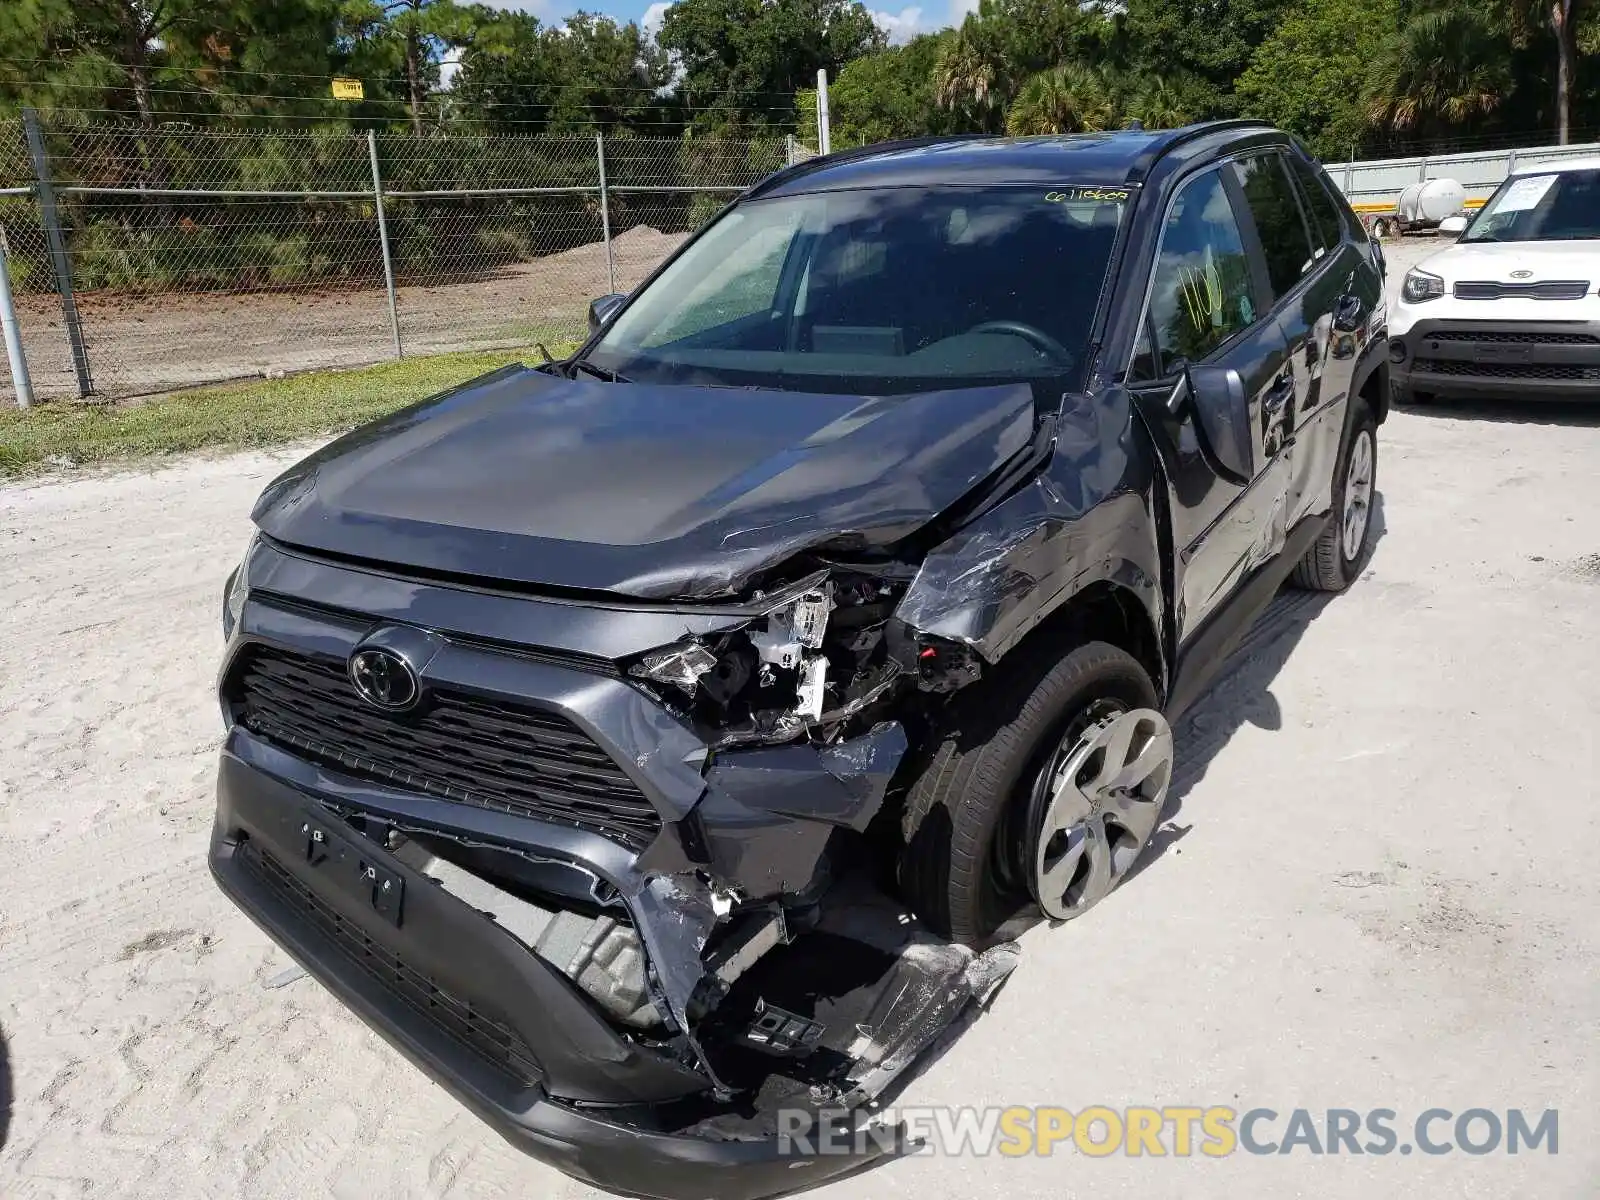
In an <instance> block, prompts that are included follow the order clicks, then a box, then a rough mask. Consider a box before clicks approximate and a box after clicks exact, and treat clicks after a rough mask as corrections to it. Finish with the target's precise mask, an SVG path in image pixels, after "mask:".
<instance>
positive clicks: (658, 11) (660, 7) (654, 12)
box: [639, 0, 672, 38]
mask: <svg viewBox="0 0 1600 1200" xmlns="http://www.w3.org/2000/svg"><path fill="white" fill-rule="evenodd" d="M670 7H672V6H671V5H670V4H665V3H662V0H656V3H654V4H652V5H651V6H650V7H649V8H647V9H645V10H644V16H642V17H640V18H639V28H640V29H642V30H644V32H645V35H646V36H648V37H652V38H653V37H655V36H656V34H658V33H660V32H661V20H662V18H663V17H665V16H666V15H667V9H669V8H670Z"/></svg>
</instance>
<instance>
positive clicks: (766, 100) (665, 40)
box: [656, 0, 886, 129]
mask: <svg viewBox="0 0 1600 1200" xmlns="http://www.w3.org/2000/svg"><path fill="white" fill-rule="evenodd" d="M656 41H657V43H658V44H659V45H660V46H661V48H662V49H663V50H665V51H667V52H668V53H670V54H672V55H674V56H675V57H676V59H677V61H678V64H679V66H680V67H681V69H682V72H683V74H682V78H681V81H680V83H679V85H678V92H679V95H680V97H681V99H682V100H683V102H684V104H685V105H686V107H687V108H688V110H689V113H690V115H691V117H692V119H693V121H694V124H695V125H696V126H697V127H699V128H702V129H729V128H740V127H760V126H772V125H776V126H780V127H785V126H790V125H792V124H793V122H794V118H795V109H794V97H795V93H797V92H798V91H800V90H801V89H802V88H805V87H810V86H812V85H813V84H814V83H815V81H816V76H817V72H818V71H819V70H821V69H823V68H827V70H828V72H829V74H830V76H832V75H834V74H836V73H837V72H838V71H839V69H840V68H841V67H843V66H844V65H845V64H846V63H848V62H850V61H852V60H853V59H856V58H859V57H861V56H862V55H863V54H868V53H871V52H873V51H877V50H882V49H883V48H884V46H885V45H886V39H885V38H884V35H883V31H882V30H880V29H879V28H878V27H877V25H876V24H875V23H874V22H873V19H872V14H871V12H869V11H868V10H867V8H866V6H865V5H863V4H861V3H860V0H784V2H783V3H767V2H766V0H678V3H676V4H674V5H673V6H672V7H671V8H669V9H667V12H666V16H665V17H664V18H663V19H662V22H661V32H660V33H659V34H658V35H657V37H656Z"/></svg>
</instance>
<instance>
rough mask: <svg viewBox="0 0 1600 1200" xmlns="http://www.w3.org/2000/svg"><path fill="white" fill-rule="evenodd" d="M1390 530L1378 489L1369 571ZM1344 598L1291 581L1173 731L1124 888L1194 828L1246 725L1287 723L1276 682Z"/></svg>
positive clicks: (1267, 727)
mask: <svg viewBox="0 0 1600 1200" xmlns="http://www.w3.org/2000/svg"><path fill="white" fill-rule="evenodd" d="M1387 532H1388V525H1387V523H1386V521H1385V518H1384V504H1383V493H1382V491H1379V492H1377V493H1376V494H1375V495H1374V497H1373V504H1372V545H1371V548H1370V549H1369V550H1368V552H1367V559H1366V561H1365V562H1363V563H1362V568H1361V569H1362V570H1363V571H1365V570H1366V569H1367V565H1368V564H1369V563H1371V561H1372V556H1373V554H1374V553H1376V550H1377V547H1378V546H1379V544H1380V543H1381V542H1382V541H1383V538H1384V535H1385V534H1386V533H1387ZM1338 598H1339V597H1338V596H1337V595H1335V594H1330V593H1328V592H1305V591H1300V590H1299V589H1297V588H1295V587H1293V586H1292V585H1285V586H1284V587H1283V588H1282V589H1281V590H1280V591H1279V592H1278V594H1277V595H1276V596H1274V597H1273V599H1272V602H1271V603H1270V604H1268V605H1267V608H1266V610H1265V611H1264V612H1263V613H1262V614H1261V615H1260V616H1259V617H1257V618H1256V622H1255V624H1254V625H1253V626H1252V627H1251V629H1250V631H1249V632H1248V633H1247V634H1245V637H1244V640H1243V641H1242V642H1240V644H1239V645H1238V647H1237V648H1235V650H1234V651H1233V653H1232V654H1231V655H1229V657H1228V662H1227V665H1225V666H1224V667H1223V668H1222V670H1221V671H1220V672H1219V673H1218V675H1217V678H1216V679H1215V680H1214V681H1213V682H1212V683H1211V686H1210V687H1208V688H1207V689H1206V691H1205V692H1204V693H1203V694H1202V695H1201V696H1200V697H1199V698H1198V699H1196V700H1195V701H1194V703H1193V704H1191V705H1190V706H1189V709H1188V711H1187V712H1186V713H1184V715H1183V716H1182V717H1181V718H1180V719H1179V721H1178V723H1177V725H1176V726H1174V727H1173V730H1172V740H1173V774H1172V783H1171V785H1170V786H1169V787H1168V789H1167V799H1166V804H1165V805H1164V806H1163V808H1162V810H1161V823H1160V824H1159V825H1158V826H1157V827H1156V832H1155V834H1154V835H1153V836H1152V837H1151V838H1150V842H1149V844H1148V845H1147V846H1146V847H1145V850H1144V853H1143V854H1142V855H1140V856H1139V861H1138V862H1136V863H1135V864H1134V865H1133V868H1132V870H1130V871H1129V872H1128V874H1127V877H1126V878H1124V879H1123V881H1122V884H1121V885H1120V886H1121V887H1126V886H1127V885H1128V884H1129V883H1130V882H1132V881H1133V880H1134V879H1135V878H1136V877H1138V876H1139V875H1141V874H1143V873H1144V872H1145V871H1147V870H1149V869H1150V867H1151V866H1152V865H1153V864H1154V863H1155V862H1156V861H1157V860H1158V859H1160V858H1161V857H1162V855H1164V854H1166V853H1167V851H1169V850H1171V849H1172V848H1173V847H1174V846H1176V845H1178V843H1180V842H1181V841H1183V839H1184V838H1185V837H1187V836H1188V834H1189V831H1190V830H1191V829H1193V828H1194V824H1193V822H1189V823H1187V824H1185V823H1184V822H1182V821H1181V820H1180V819H1179V818H1180V817H1181V816H1182V815H1183V806H1184V801H1185V800H1187V799H1188V796H1189V793H1190V792H1192V791H1193V790H1194V788H1195V786H1196V785H1197V784H1198V783H1199V782H1200V781H1201V780H1202V779H1204V778H1205V777H1206V772H1207V771H1208V770H1210V768H1211V763H1212V762H1213V760H1215V758H1216V757H1217V755H1218V754H1220V753H1221V752H1222V749H1223V747H1224V746H1226V745H1227V744H1228V743H1229V742H1230V741H1232V740H1233V736H1234V734H1236V733H1238V732H1239V730H1241V729H1242V728H1244V727H1245V726H1246V725H1254V726H1255V727H1256V728H1258V729H1265V730H1269V731H1273V732H1276V731H1277V730H1279V729H1282V728H1283V721H1284V715H1283V710H1282V708H1281V707H1280V706H1279V704H1278V699H1277V697H1276V696H1274V695H1273V694H1272V681H1273V680H1274V679H1276V678H1277V677H1278V672H1279V671H1281V670H1282V669H1283V666H1284V664H1285V663H1287V662H1288V661H1289V657H1290V655H1292V654H1293V653H1294V650H1295V647H1296V646H1298V645H1299V644H1300V639H1301V637H1302V636H1304V634H1305V631H1306V630H1307V629H1309V628H1310V627H1311V623H1312V622H1313V621H1315V620H1316V619H1317V617H1318V616H1319V615H1320V614H1321V613H1322V610H1323V609H1325V608H1327V606H1328V605H1329V603H1330V602H1332V601H1335V600H1337V599H1338Z"/></svg>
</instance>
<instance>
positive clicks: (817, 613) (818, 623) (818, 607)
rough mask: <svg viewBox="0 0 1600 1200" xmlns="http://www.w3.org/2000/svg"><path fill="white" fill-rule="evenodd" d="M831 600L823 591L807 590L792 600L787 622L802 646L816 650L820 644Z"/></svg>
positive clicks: (831, 603)
mask: <svg viewBox="0 0 1600 1200" xmlns="http://www.w3.org/2000/svg"><path fill="white" fill-rule="evenodd" d="M832 607H833V602H832V601H831V600H830V599H829V598H828V593H827V592H825V591H820V590H819V591H814V592H807V593H806V594H805V595H803V596H801V597H800V599H798V600H796V601H795V602H794V608H793V610H792V611H791V613H790V616H789V624H790V626H791V628H793V630H794V637H795V640H796V641H797V642H799V643H800V644H801V645H802V646H809V647H810V648H811V649H813V650H816V649H818V648H819V647H820V646H821V645H822V635H823V634H824V633H826V632H827V629H828V610H829V609H831V608H832Z"/></svg>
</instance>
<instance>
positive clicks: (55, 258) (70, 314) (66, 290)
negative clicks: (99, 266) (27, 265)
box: [22, 108, 94, 398]
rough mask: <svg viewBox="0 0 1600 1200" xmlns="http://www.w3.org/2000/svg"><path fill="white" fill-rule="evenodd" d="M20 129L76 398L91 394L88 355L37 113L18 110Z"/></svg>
mask: <svg viewBox="0 0 1600 1200" xmlns="http://www.w3.org/2000/svg"><path fill="white" fill-rule="evenodd" d="M22 128H23V131H24V133H25V134H26V136H27V139H28V156H29V157H30V158H32V159H33V174H34V178H36V179H37V180H38V181H39V222H40V224H42V225H43V226H44V241H45V245H46V246H47V247H49V250H50V265H51V267H52V268H53V269H54V271H55V276H56V292H57V294H58V295H60V297H61V318H62V322H63V323H64V324H65V325H66V327H67V342H68V344H69V345H70V346H71V348H72V369H73V371H74V372H75V373H76V374H77V376H78V395H79V397H80V398H81V397H85V396H88V395H90V394H91V393H92V392H93V391H94V380H93V379H92V378H90V375H89V352H88V351H87V350H86V349H85V348H84V345H83V321H82V319H80V318H79V316H78V302H77V300H76V299H74V297H73V295H72V266H71V264H70V263H69V262H68V261H67V245H66V243H65V242H64V241H63V240H62V238H61V216H60V214H59V213H58V212H57V211H56V193H55V189H54V188H53V187H51V186H50V160H49V159H48V158H47V157H46V156H45V149H44V130H43V129H41V128H40V127H39V114H38V113H36V112H35V111H34V110H33V109H31V108H25V109H23V110H22Z"/></svg>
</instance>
